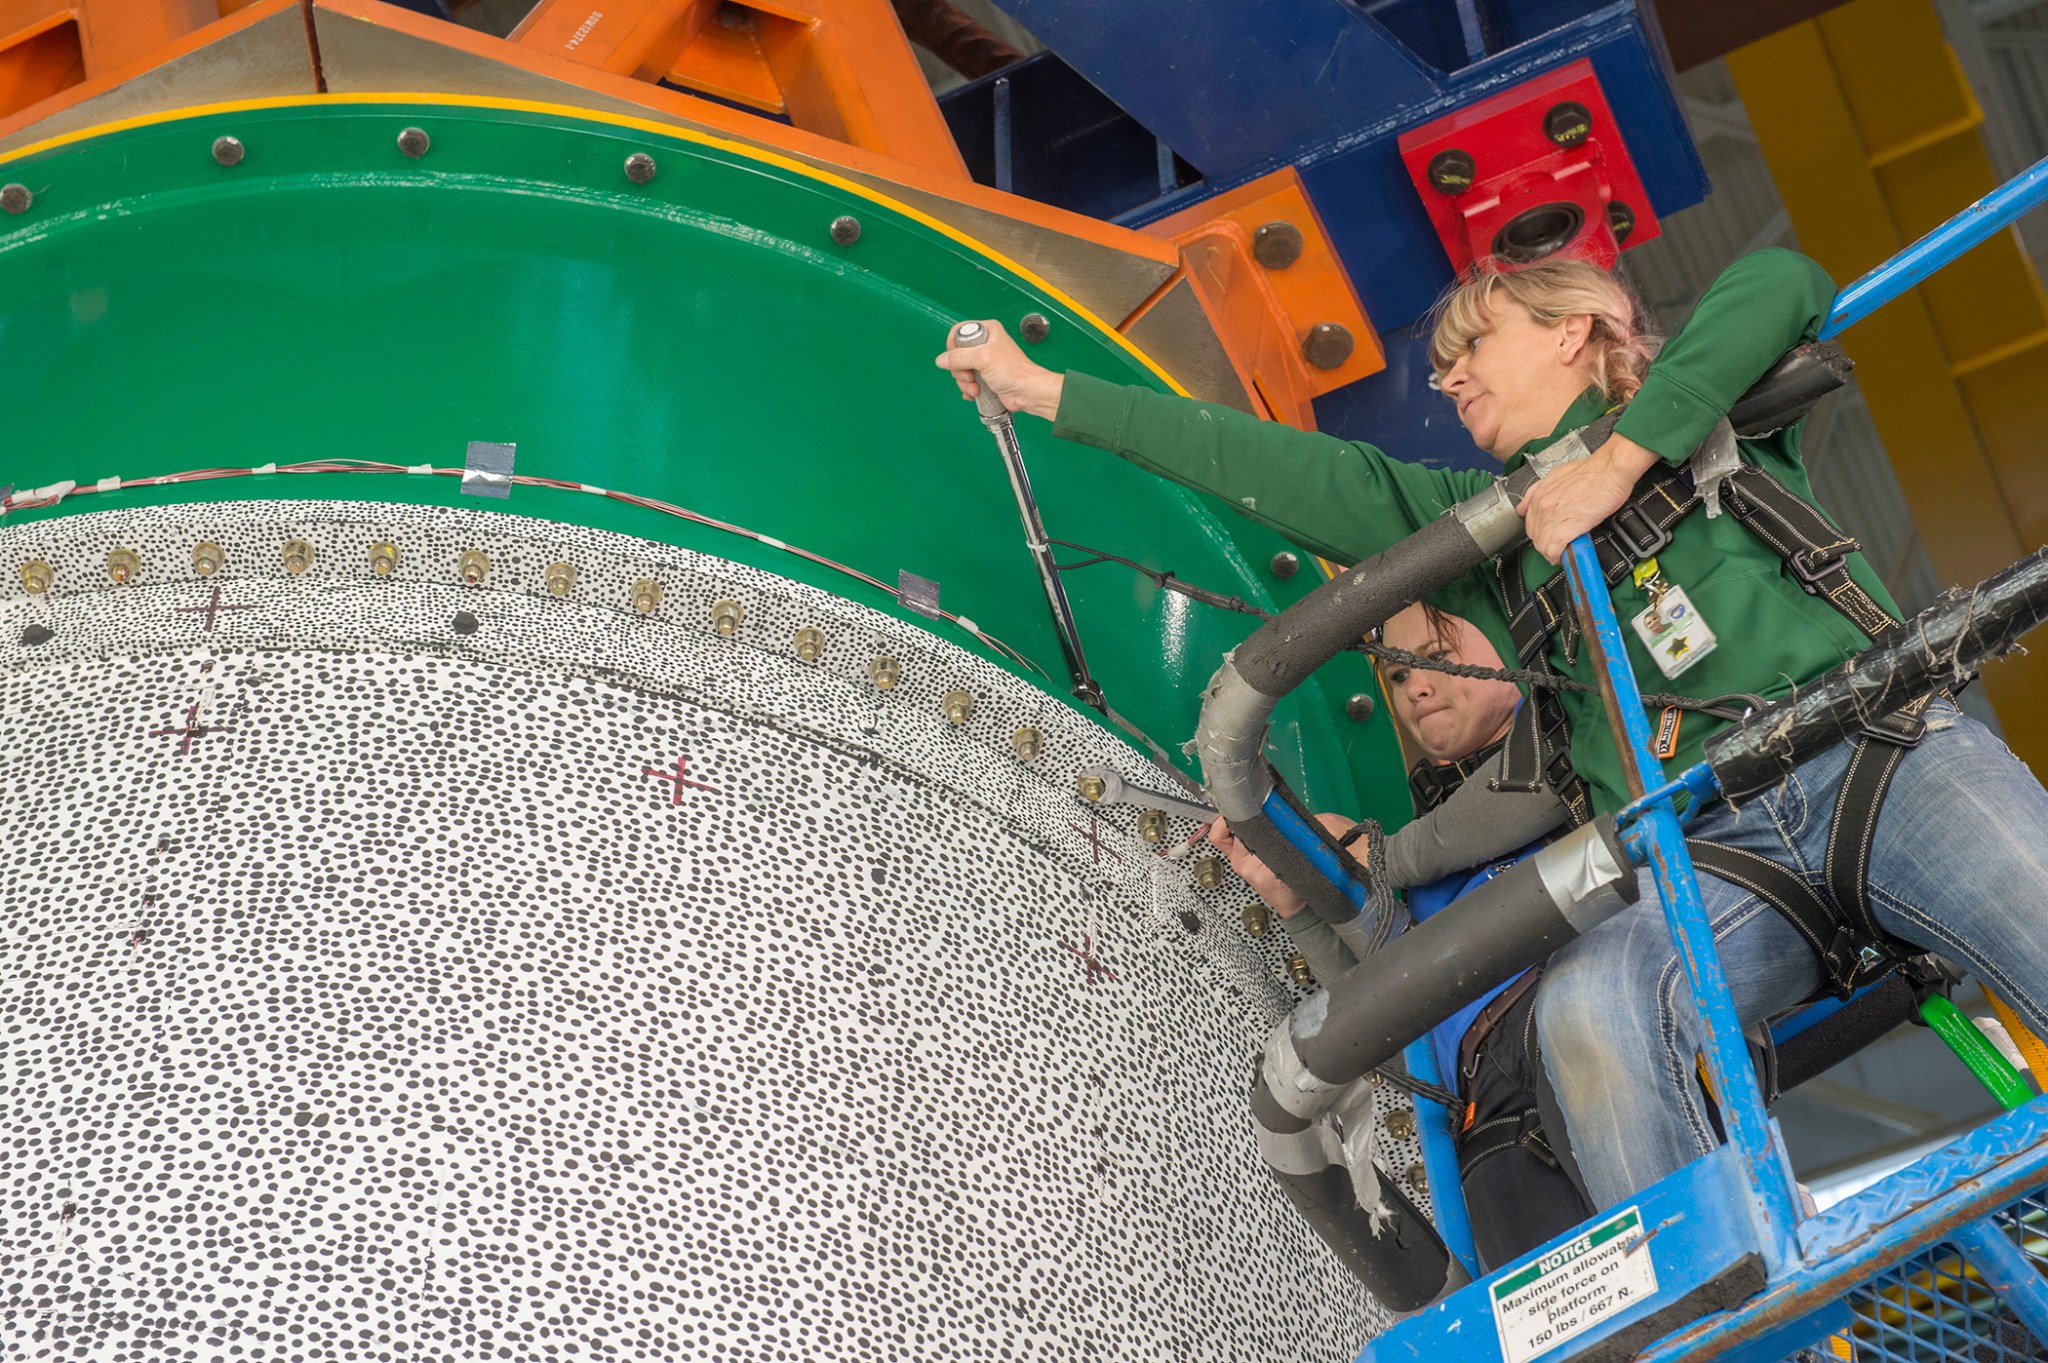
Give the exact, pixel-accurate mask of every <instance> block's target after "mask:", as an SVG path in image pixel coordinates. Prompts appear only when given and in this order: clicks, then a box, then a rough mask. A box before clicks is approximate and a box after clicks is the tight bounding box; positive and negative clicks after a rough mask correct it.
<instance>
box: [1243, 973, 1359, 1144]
mask: <svg viewBox="0 0 2048 1363" xmlns="http://www.w3.org/2000/svg"><path fill="white" fill-rule="evenodd" d="M1329 1011H1330V995H1329V994H1328V992H1327V991H1326V992H1323V993H1317V994H1311V995H1310V996H1309V997H1308V998H1307V999H1305V1000H1304V1001H1303V1002H1302V1003H1301V1004H1300V1005H1299V1006H1298V1007H1296V1008H1295V1010H1294V1013H1293V1015H1292V1016H1291V1017H1287V1018H1283V1019H1281V1021H1280V1023H1279V1025H1277V1026H1276V1027H1274V1028H1273V1030H1272V1031H1270V1032H1268V1033H1267V1034H1266V1045H1265V1049H1264V1050H1263V1051H1262V1052H1261V1059H1260V1072H1261V1073H1262V1074H1264V1075H1265V1077H1266V1087H1267V1089H1269V1090H1270V1091H1271V1092H1272V1094H1273V1098H1274V1101H1276V1102H1278V1103H1279V1104H1280V1106H1281V1107H1282V1108H1284V1109H1286V1110H1287V1111H1288V1112H1291V1113H1293V1114H1294V1115H1295V1116H1297V1117H1300V1118H1302V1119H1304V1120H1306V1121H1314V1120H1315V1119H1317V1118H1318V1117H1321V1116H1322V1115H1323V1114H1324V1113H1325V1112H1327V1111H1329V1108H1330V1104H1331V1103H1333V1102H1335V1101H1336V1098H1337V1095H1338V1094H1339V1093H1342V1092H1343V1091H1344V1085H1342V1084H1331V1083H1327V1082H1325V1081H1324V1080H1321V1079H1318V1078H1317V1077H1316V1076H1315V1075H1314V1074H1313V1073H1312V1072H1310V1070H1309V1067H1308V1065H1307V1064H1306V1063H1305V1062H1304V1061H1303V1060H1302V1058H1301V1053H1300V1052H1299V1051H1298V1050H1296V1049H1295V1045H1294V1034H1295V1033H1296V1032H1297V1031H1299V1032H1300V1033H1301V1034H1302V1035H1303V1036H1308V1037H1313V1036H1315V1035H1316V1034H1317V1033H1318V1032H1320V1031H1321V1030H1322V1025H1323V1020H1324V1018H1326V1017H1327V1016H1328V1015H1329Z"/></svg>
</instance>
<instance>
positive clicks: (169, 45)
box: [0, 0, 453, 137]
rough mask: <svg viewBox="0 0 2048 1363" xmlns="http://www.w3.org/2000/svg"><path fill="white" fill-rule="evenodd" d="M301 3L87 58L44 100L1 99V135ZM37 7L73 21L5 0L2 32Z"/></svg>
mask: <svg viewBox="0 0 2048 1363" xmlns="http://www.w3.org/2000/svg"><path fill="white" fill-rule="evenodd" d="M298 7H299V6H298V0H254V3H251V4H248V5H245V6H243V7H242V8H240V9H238V10H237V11H236V12H235V13H234V14H233V15H232V16H231V17H230V18H226V19H218V20H215V21H214V22H213V23H211V24H208V25H205V26H204V27H197V28H193V29H190V30H188V31H186V32H185V33H183V34H181V35H179V36H177V37H174V38H171V39H169V40H167V41H164V42H161V43H158V44H157V45H156V46H155V47H152V48H150V49H149V50H148V51H145V52H142V53H140V54H138V55H136V56H133V57H131V58H129V59H128V60H127V61H126V62H125V63H123V64H121V65H118V66H115V67H113V68H112V69H101V70H93V69H91V65H90V62H88V63H87V71H86V76H85V79H83V80H81V81H78V82H76V83H74V84H69V85H65V86H63V87H62V88H60V89H57V90H55V91H51V92H49V93H48V94H47V95H45V97H43V98H42V99H40V100H37V101H35V102H33V103H29V104H20V105H15V104H8V103H4V102H0V137H5V136H7V135H9V134H11V133H14V132H17V131H19V130H20V129H22V128H25V127H27V126H29V125H30V124H33V123H39V122H41V121H42V120H43V119H46V118H48V117H50V116H51V115H52V114H56V113H60V112H62V111H63V110H65V109H68V108H70V107H71V106H73V105H75V104H79V103H82V102H83V101H85V100H88V99H91V98H93V97H95V96H97V95H101V94H104V93H106V92H107V91H109V90H112V89H114V88H116V87H117V86H121V85H125V84H126V83H127V82H129V81H131V80H134V79H135V78H136V77H138V76H143V75H147V74H148V73H149V72H151V71H154V70H156V69H157V68H158V67H161V66H164V65H166V64H168V63H170V62H174V61H176V60H178V59H179V58H180V57H185V56H189V55H191V54H192V53H194V52H197V51H199V50H200V49H201V48H203V47H206V46H208V45H209V44H211V43H213V42H216V41H218V40H219V39H220V38H222V37H225V36H227V35H229V34H231V33H233V32H235V31H236V30H238V29H241V28H245V27H248V26H250V25H253V24H256V23H260V22H262V21H263V20H264V19H267V18H269V17H270V16H271V15H274V14H277V13H278V12H280V11H282V10H294V11H295V10H297V9H298ZM36 10H41V11H44V19H45V22H46V23H49V22H54V23H58V24H60V25H61V24H64V23H68V22H70V20H69V19H67V18H66V17H65V15H66V14H68V13H69V12H70V6H68V5H61V4H50V3H47V0H0V35H4V34H6V33H8V32H13V31H14V30H9V29H8V28H7V24H8V23H9V22H10V21H12V20H15V19H19V18H21V17H22V16H23V15H25V14H27V13H30V12H33V11H36ZM52 11H56V12H58V13H57V17H56V18H54V19H52V18H51V17H50V12H52ZM90 22H91V20H90V18H88V20H87V22H86V24H82V25H81V38H83V37H85V36H87V34H86V32H85V30H86V27H87V25H88V24H90ZM450 27H453V26H452V25H450ZM46 31H49V32H56V31H58V30H56V29H49V30H46ZM131 37H132V34H131ZM0 41H4V38H0ZM124 45H126V44H125V42H123V41H116V42H112V43H102V44H100V46H99V49H98V50H99V51H100V52H102V53H105V52H108V51H118V50H120V49H121V48H122V47H123V46H124ZM0 65H4V57H0ZM305 90H306V92H307V93H309V94H310V93H311V92H312V90H313V66H312V61H311V58H310V57H309V58H308V59H307V62H306V82H305Z"/></svg>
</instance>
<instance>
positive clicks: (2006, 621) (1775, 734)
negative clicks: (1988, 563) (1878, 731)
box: [1706, 549, 2048, 806]
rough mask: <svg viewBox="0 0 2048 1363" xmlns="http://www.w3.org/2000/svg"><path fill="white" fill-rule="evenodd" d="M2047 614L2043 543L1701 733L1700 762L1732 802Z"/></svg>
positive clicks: (1962, 674)
mask: <svg viewBox="0 0 2048 1363" xmlns="http://www.w3.org/2000/svg"><path fill="white" fill-rule="evenodd" d="M2043 620H2048V549H2040V550H2036V551H2035V552H2034V553H2032V554H2029V555H2028V556H2027V557H2025V558H2023V559H2021V560H2020V561H2019V562H2018V563H2015V564H2013V565H2012V566H2011V567H2010V568H2006V569H2004V570H2003V571H2001V572H1997V573H1994V574H1992V575H1991V576H1990V577H1987V578H1985V579H1984V580H1983V581H1982V582H1980V583H1978V584H1977V585H1976V586H1974V587H1971V588H1968V589H1966V590H1961V591H1953V592H1949V593H1946V594H1945V595H1943V596H1942V598H1941V599H1940V600H1939V601H1936V602H1935V603H1934V604H1933V605H1931V606H1929V607H1928V608H1927V609H1926V610H1924V611H1921V612H1920V614H1919V615H1917V616H1916V617H1914V618H1913V619H1912V620H1911V621H1910V622H1908V623H1907V624H1906V625H1905V626H1903V627H1902V628H1900V629H1899V630H1897V631H1895V632H1894V633H1893V634H1892V635H1891V636H1890V639H1889V641H1888V642H1886V643H1884V644H1880V645H1878V646H1877V647H1875V648H1872V649H1870V650H1869V651H1868V652H1866V653H1862V654H1859V655H1858V656H1856V657H1854V658H1851V659H1850V660H1849V661H1848V662H1846V663H1843V664H1842V665H1841V666H1840V667H1838V668H1836V669H1835V670H1834V671H1832V672H1830V673H1828V674H1827V675H1826V676H1824V677H1822V678H1821V679H1820V680H1819V681H1817V682H1814V683H1813V684H1811V685H1810V686H1806V687H1803V688H1801V689H1800V691H1799V692H1798V693H1797V694H1796V695H1793V696H1790V697H1787V698H1786V699H1784V700H1781V701H1779V702H1777V703H1776V704H1774V705H1770V706H1767V707H1765V708H1764V709H1762V710H1759V711H1758V712H1757V713H1756V714H1753V715H1751V716H1750V717H1749V718H1748V719H1746V720H1744V721H1743V722H1742V723H1740V724H1738V725H1736V726H1735V727H1734V728H1732V729H1728V730H1725V731H1724V732H1722V733H1720V734H1717V735H1715V736H1714V737H1713V738H1710V739H1708V740H1707V751H1706V757H1707V765H1708V766H1709V767H1711V768H1712V769H1713V772H1714V776H1715V778H1716V779H1717V780H1718V781H1719V782H1720V783H1721V794H1722V795H1723V796H1724V797H1726V798H1727V800H1728V803H1729V804H1731V805H1736V806H1740V805H1741V803H1742V802H1743V801H1744V800H1747V799H1749V798H1751V797H1752V796H1755V795H1759V794H1761V793H1762V792H1764V791H1767V790H1770V789H1771V788H1772V787H1774V786H1776V785H1777V784H1778V783H1779V782H1781V781H1783V780H1784V779H1785V777H1786V776H1787V775H1789V774H1790V773H1791V771H1792V769H1793V768H1794V767H1796V766H1798V765H1799V764H1800V763H1801V762H1804V761H1807V760H1808V759H1809V758H1813V757H1817V756H1819V755H1820V754H1821V753H1823V752H1826V751H1827V750H1828V749H1829V748H1832V747H1833V746H1835V745H1836V744H1837V743H1840V742H1843V741H1844V740H1846V739H1850V738H1854V737H1856V736H1857V735H1858V734H1860V733H1862V732H1863V731H1864V730H1865V729H1866V728H1868V727H1869V726H1870V725H1871V724H1872V723H1873V722H1875V721H1877V720H1879V719H1882V718H1883V717H1884V716H1886V715H1889V714H1891V713H1892V712H1893V711H1894V710H1897V709H1898V708H1899V707H1901V706H1903V705H1906V704H1909V703H1911V702H1912V701H1915V700H1918V699H1919V698H1921V697H1922V696H1925V695H1927V694H1928V693H1929V692H1931V691H1934V690H1936V689H1937V688H1939V687H1943V686H1948V685H1953V684H1960V683H1962V682H1964V681H1967V680H1969V679H1970V678H1971V677H1973V676H1975V675H1976V672H1977V669H1978V668H1979V667H1980V666H1982V665H1983V664H1984V663H1986V662H1988V661H1990V660H1991V659H1993V658H2000V657H2003V656H2004V655H2006V654H2008V653H2010V652H2012V651H2013V650H2014V649H2015V648H2017V647H2019V641H2020V636H2021V635H2023V634H2025V633H2026V632H2027V631H2028V630H2030V629H2032V628H2034V626H2036V625H2038V624H2040V623H2041V622H2042V621H2043Z"/></svg>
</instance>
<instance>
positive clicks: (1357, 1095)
mask: <svg viewBox="0 0 2048 1363" xmlns="http://www.w3.org/2000/svg"><path fill="white" fill-rule="evenodd" d="M1252 1129H1253V1131H1254V1132H1255V1133H1256V1135H1257V1138H1258V1143H1259V1157H1260V1158H1261V1159H1263V1160H1265V1162H1266V1167H1267V1168H1269V1169H1271V1170H1272V1171H1273V1172H1274V1173H1276V1174H1288V1175H1291V1176H1293V1177H1295V1178H1312V1177H1314V1176H1315V1175H1317V1174H1320V1173H1321V1172H1322V1171H1323V1170H1325V1169H1327V1168H1329V1167H1330V1166H1331V1165H1333V1164H1337V1165H1342V1166H1343V1167H1344V1171H1345V1172H1346V1173H1347V1174H1349V1175H1350V1176H1351V1195H1352V1197H1353V1198H1354V1199H1356V1200H1357V1202H1358V1209H1359V1210H1360V1211H1362V1212H1364V1213H1365V1214H1366V1224H1367V1227H1368V1228H1369V1229H1370V1230H1371V1231H1372V1234H1373V1238H1374V1239H1378V1238H1379V1237H1380V1236H1381V1235H1382V1234H1384V1233H1385V1232H1386V1230H1387V1228H1388V1227H1389V1226H1391V1225H1393V1224H1394V1221H1395V1219H1396V1218H1395V1215H1394V1212H1393V1209H1392V1208H1390V1207H1388V1206H1387V1201H1386V1196H1385V1194H1384V1193H1383V1192H1382V1191H1381V1185H1380V1173H1379V1164H1378V1160H1377V1156H1378V1154H1379V1149H1378V1147H1379V1130H1380V1121H1379V1112H1378V1109H1377V1106H1376V1104H1375V1102H1374V1099H1373V1089H1372V1085H1371V1084H1370V1083H1369V1082H1368V1081H1366V1080H1364V1079H1355V1080H1353V1081H1352V1082H1351V1083H1350V1084H1348V1085H1346V1086H1345V1087H1344V1088H1342V1089H1340V1090H1338V1091H1337V1092H1336V1095H1335V1097H1334V1099H1333V1101H1332V1102H1331V1104H1330V1107H1329V1110H1328V1111H1326V1112H1325V1113H1324V1114H1323V1115H1322V1116H1321V1117H1319V1118H1317V1119H1316V1120H1315V1121H1314V1122H1312V1123H1311V1124H1310V1125H1309V1126H1308V1128H1307V1129H1306V1130H1303V1131H1274V1130H1271V1129H1270V1128H1268V1127H1266V1126H1265V1125H1264V1124H1262V1123H1259V1122H1254V1123H1253V1124H1252Z"/></svg>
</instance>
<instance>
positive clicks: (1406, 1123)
mask: <svg viewBox="0 0 2048 1363" xmlns="http://www.w3.org/2000/svg"><path fill="white" fill-rule="evenodd" d="M1387 1134H1388V1135H1389V1136H1392V1137H1393V1138H1394V1139H1395V1140H1397V1141H1405V1140H1407V1139H1408V1138H1409V1137H1410V1136H1412V1135H1414V1134H1415V1114H1414V1113H1413V1112H1410V1111H1409V1110H1408V1109H1407V1108H1403V1107H1397V1108H1395V1109H1394V1110H1393V1111H1392V1112H1389V1113H1388V1114H1387Z"/></svg>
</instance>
